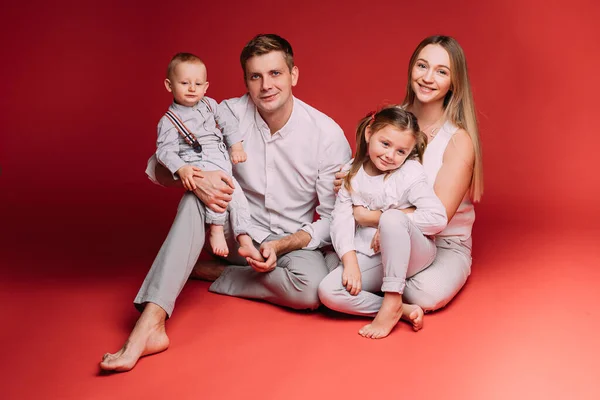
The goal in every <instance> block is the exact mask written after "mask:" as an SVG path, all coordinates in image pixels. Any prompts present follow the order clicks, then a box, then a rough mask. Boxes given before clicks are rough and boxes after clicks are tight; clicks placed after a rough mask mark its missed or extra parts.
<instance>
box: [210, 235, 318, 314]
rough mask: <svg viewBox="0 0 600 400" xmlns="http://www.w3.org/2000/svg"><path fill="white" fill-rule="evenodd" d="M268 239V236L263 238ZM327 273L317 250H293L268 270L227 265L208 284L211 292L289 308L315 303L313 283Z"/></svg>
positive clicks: (316, 304) (300, 308) (316, 305)
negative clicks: (259, 270)
mask: <svg viewBox="0 0 600 400" xmlns="http://www.w3.org/2000/svg"><path fill="white" fill-rule="evenodd" d="M267 240H269V238H268V239H267ZM326 274H327V267H326V264H325V258H324V256H323V254H322V253H321V251H319V250H314V251H313V250H296V251H292V252H290V253H288V254H285V255H283V256H281V257H280V258H279V259H278V260H277V267H276V268H275V269H274V270H272V271H270V272H266V273H263V272H257V271H255V270H254V269H252V268H251V267H249V266H238V265H231V266H229V267H227V268H225V270H224V271H223V273H222V274H221V276H220V277H219V278H218V279H217V280H216V281H215V282H214V283H213V284H212V285H211V286H210V289H209V290H210V291H211V292H214V293H220V294H226V295H229V296H235V297H245V298H249V299H260V300H266V301H268V302H270V303H273V304H277V305H280V306H285V307H290V308H293V309H298V310H302V309H310V310H314V309H316V308H318V307H319V305H320V303H319V299H318V296H317V287H318V285H319V282H320V281H321V280H322V279H323V278H324V277H325V275H326Z"/></svg>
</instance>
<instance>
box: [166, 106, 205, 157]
mask: <svg viewBox="0 0 600 400" xmlns="http://www.w3.org/2000/svg"><path fill="white" fill-rule="evenodd" d="M165 116H166V117H167V118H168V119H169V121H171V123H172V124H173V126H174V127H175V128H176V129H177V131H178V132H179V134H180V135H181V136H183V138H184V139H185V141H186V142H187V143H188V144H189V145H190V146H192V148H193V149H194V151H195V152H196V153H202V145H201V144H200V143H198V139H197V138H196V135H194V134H193V133H192V132H190V131H189V130H188V128H186V126H185V125H184V124H183V121H182V120H180V119H179V118H178V117H177V115H175V113H174V112H172V111H170V110H169V111H167V112H166V113H165Z"/></svg>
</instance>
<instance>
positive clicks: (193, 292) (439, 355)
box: [0, 230, 600, 400]
mask: <svg viewBox="0 0 600 400" xmlns="http://www.w3.org/2000/svg"><path fill="white" fill-rule="evenodd" d="M599 237H600V235H599V233H598V232H597V231H596V232H592V231H584V232H582V231H575V230H574V231H572V232H562V233H561V235H560V237H559V235H557V233H556V232H526V233H523V232H521V233H520V234H519V235H518V236H515V233H514V232H510V233H509V232H499V231H496V232H479V238H478V240H477V242H476V248H475V249H476V250H475V254H474V256H475V264H474V268H473V273H472V275H471V278H470V280H469V282H468V283H467V285H466V287H465V288H464V290H463V291H462V292H461V294H460V295H459V296H458V297H457V298H456V299H455V301H454V302H452V303H451V305H450V306H449V307H448V308H447V309H445V310H443V311H441V312H437V313H434V314H432V315H427V316H426V320H425V328H424V329H423V330H422V331H421V332H419V333H413V332H412V331H411V330H410V329H409V327H408V326H407V325H404V324H402V325H400V326H399V327H397V328H396V330H395V331H394V332H393V333H392V335H391V336H390V337H389V338H387V339H384V340H380V341H371V340H366V339H363V338H362V337H360V336H359V335H357V334H356V331H357V330H358V329H359V328H360V327H361V326H362V325H363V324H364V322H365V320H363V319H360V318H346V317H342V316H338V315H333V314H331V313H327V312H316V313H312V314H311V313H297V312H292V311H288V310H285V309H282V308H279V307H275V306H272V305H269V304H265V303H260V302H255V301H248V300H242V299H235V298H228V297H224V296H219V295H215V294H212V293H209V292H208V291H207V287H208V284H207V283H204V282H198V281H192V282H190V284H189V285H187V287H186V288H185V289H184V291H183V293H182V295H181V297H180V301H179V303H178V307H177V308H176V310H175V313H174V317H173V318H172V320H170V321H168V326H167V330H168V334H169V336H170V338H171V347H170V348H169V350H168V351H166V352H165V353H162V354H160V355H156V356H152V357H148V358H144V359H142V360H141V361H140V362H139V363H138V365H137V366H136V368H135V369H134V370H133V371H132V372H129V373H125V374H113V375H102V374H99V372H98V368H97V363H98V361H99V360H100V357H101V356H102V354H103V353H104V352H106V351H114V350H116V349H118V348H119V347H120V345H121V344H122V343H123V341H124V339H125V338H126V336H127V334H128V332H129V330H130V328H131V327H132V325H133V323H134V321H135V319H136V316H137V313H136V311H135V310H134V308H133V306H132V305H131V300H132V298H133V297H134V295H135V292H136V290H137V288H138V286H139V284H140V283H141V280H142V278H143V276H144V272H145V269H146V268H147V266H148V263H149V262H150V261H151V259H152V257H153V254H152V253H153V251H152V249H148V250H147V251H142V253H143V256H141V257H139V258H137V259H129V260H126V261H124V262H122V264H114V263H112V264H111V263H109V262H108V261H107V260H109V259H111V258H112V255H110V254H105V255H104V257H101V256H98V255H97V254H95V256H97V257H95V258H96V259H97V261H95V262H94V261H89V260H88V261H84V259H85V257H84V256H83V255H81V256H79V255H75V256H74V257H73V258H72V259H63V258H61V257H60V251H59V250H57V251H56V252H54V253H53V252H51V251H47V252H46V253H43V252H42V253H41V254H40V252H39V251H36V249H32V251H31V252H27V253H26V254H25V255H23V254H24V253H23V252H21V251H19V252H18V253H19V256H16V255H15V254H16V253H17V252H16V251H15V252H14V253H13V252H11V251H10V249H8V251H7V252H6V253H5V255H7V256H8V257H3V261H2V264H3V266H4V267H7V266H8V267H10V271H11V273H10V274H4V275H5V279H2V282H1V284H0V285H1V287H0V302H1V304H3V307H2V309H3V315H4V321H5V323H3V329H2V330H1V333H0V335H1V336H0V338H1V339H0V340H1V343H3V344H4V349H3V350H2V352H0V354H1V355H0V360H1V362H0V366H1V367H0V369H1V371H0V376H1V380H2V384H1V393H0V397H1V398H3V399H108V398H111V399H138V398H140V399H142V398H143V399H160V398H171V399H198V398H202V399H305V398H306V399H308V398H313V399H338V398H339V399H371V398H378V397H381V398H384V397H387V398H393V399H396V398H397V399H400V398H403V399H461V400H466V399H477V400H480V399H485V400H492V399H547V400H550V399H561V400H564V399H598V398H600V368H598V359H599V358H600V344H599V341H598V339H597V338H598V330H599V329H600V315H599V312H598V309H597V308H596V307H597V301H596V300H597V298H598V295H597V294H596V293H597V290H598V283H599V282H600V271H599V269H598V266H599V265H600V255H599V254H600V252H599V251H598V243H597V242H598V241H597V239H598V238H599ZM157 240H158V239H157ZM152 245H154V243H152ZM149 247H152V246H146V247H144V249H146V248H149ZM115 258H118V257H116V256H115ZM42 259H43V260H44V262H43V263H42V262H41V261H39V260H42ZM3 269H5V270H8V268H3Z"/></svg>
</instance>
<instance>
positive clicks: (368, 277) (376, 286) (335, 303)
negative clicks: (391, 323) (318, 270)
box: [319, 253, 383, 316]
mask: <svg viewBox="0 0 600 400" xmlns="http://www.w3.org/2000/svg"><path fill="white" fill-rule="evenodd" d="M356 256H357V258H358V266H359V268H360V274H361V285H362V289H361V291H360V292H359V293H358V294H357V295H356V296H353V295H351V294H350V293H349V292H348V291H347V290H346V288H345V287H344V286H343V285H342V274H343V272H344V267H343V265H342V264H341V263H340V264H339V266H338V267H337V268H336V269H334V270H333V271H332V272H330V273H329V274H328V275H327V276H326V277H325V279H323V280H322V281H321V283H320V284H319V299H320V300H321V302H322V303H323V305H324V306H325V307H327V308H330V309H332V310H334V311H339V312H343V313H345V314H352V315H366V316H375V315H376V314H377V312H378V311H379V308H380V307H381V302H382V300H383V298H382V297H381V296H378V295H376V294H374V293H375V292H379V290H380V289H381V285H382V283H383V267H382V265H381V256H380V255H378V254H376V255H373V256H367V255H364V254H361V253H357V254H356Z"/></svg>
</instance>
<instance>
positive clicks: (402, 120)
mask: <svg viewBox="0 0 600 400" xmlns="http://www.w3.org/2000/svg"><path fill="white" fill-rule="evenodd" d="M388 125H391V126H393V127H394V128H397V129H400V130H401V131H410V132H411V133H412V135H413V137H414V138H415V147H414V148H413V149H412V151H411V152H410V154H409V155H408V157H406V160H411V159H413V160H417V161H419V162H420V163H422V162H423V153H425V149H426V148H427V135H425V133H423V132H421V130H420V129H419V123H418V122H417V117H415V116H414V114H413V113H411V112H409V111H406V110H405V109H404V108H402V107H400V106H397V105H392V106H387V107H384V108H382V109H381V110H380V111H378V112H370V113H369V114H368V115H367V116H366V117H364V118H363V119H361V120H360V121H359V123H358V127H357V128H356V153H355V155H354V160H353V161H352V165H350V171H348V175H346V177H345V178H344V187H345V188H346V190H348V191H349V192H351V191H352V185H351V184H350V182H351V181H352V178H354V176H355V175H356V173H357V172H358V170H359V169H360V167H361V166H362V165H363V164H364V163H365V161H367V158H368V157H369V152H368V149H369V146H368V144H367V139H366V137H365V132H366V131H367V127H370V128H371V132H372V134H375V132H377V131H379V130H380V129H383V128H385V127H386V126H388ZM391 172H393V171H390V173H391Z"/></svg>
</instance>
